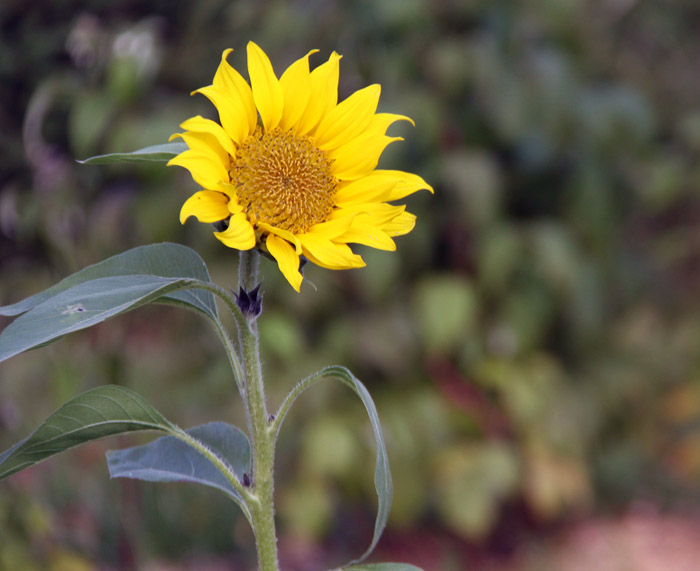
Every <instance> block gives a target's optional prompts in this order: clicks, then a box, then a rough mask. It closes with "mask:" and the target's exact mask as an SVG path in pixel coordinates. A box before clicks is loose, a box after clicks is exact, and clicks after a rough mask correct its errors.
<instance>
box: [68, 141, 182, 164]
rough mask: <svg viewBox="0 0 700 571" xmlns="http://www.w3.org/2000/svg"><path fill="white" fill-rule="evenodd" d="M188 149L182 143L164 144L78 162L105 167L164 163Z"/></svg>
mask: <svg viewBox="0 0 700 571" xmlns="http://www.w3.org/2000/svg"><path fill="white" fill-rule="evenodd" d="M187 149H188V147H187V145H186V144H185V143H183V142H175V143H164V144H162V145H153V146H150V147H145V148H143V149H139V150H138V151H132V152H130V153H109V154H107V155H97V156H95V157H89V158H87V159H85V160H82V161H78V162H79V163H80V164H82V165H107V164H111V163H143V162H165V161H169V160H170V159H172V158H173V157H174V156H176V155H179V154H180V153H183V152H184V151H186V150H187Z"/></svg>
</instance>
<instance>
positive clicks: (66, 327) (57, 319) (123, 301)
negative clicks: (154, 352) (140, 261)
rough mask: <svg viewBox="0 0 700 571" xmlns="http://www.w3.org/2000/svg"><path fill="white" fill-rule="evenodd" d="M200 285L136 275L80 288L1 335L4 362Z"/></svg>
mask: <svg viewBox="0 0 700 571" xmlns="http://www.w3.org/2000/svg"><path fill="white" fill-rule="evenodd" d="M196 283H197V282H196V280H192V279H184V278H162V277H157V276H139V275H133V276H115V277H109V278H98V279H96V280H92V281H89V282H84V283H81V284H78V285H77V286H75V287H72V288H70V289H67V290H65V291H62V292H61V293H59V294H57V295H55V296H53V297H50V298H49V299H47V300H46V301H44V302H42V303H40V304H39V305H37V306H35V307H34V308H32V309H30V310H29V311H27V312H26V313H24V314H22V315H20V316H19V317H18V318H17V319H15V320H14V321H13V322H12V323H10V325H8V326H7V327H6V328H5V330H4V331H3V332H2V334H0V362H1V361H4V360H5V359H9V358H10V357H13V356H14V355H17V354H18V353H22V352H24V351H28V350H29V349H34V348H35V347H39V346H41V345H45V344H46V343H49V342H51V341H55V340H57V339H59V338H60V337H62V336H64V335H67V334H68V333H73V332H74V331H79V330H81V329H85V328H87V327H90V326H92V325H96V324H97V323H100V322H102V321H104V320H105V319H108V318H110V317H114V316H115V315H119V314H121V313H124V312H126V311H129V310H131V309H134V308H136V307H139V306H141V305H144V304H147V303H149V302H151V301H154V300H156V299H158V298H159V297H162V296H163V295H165V294H167V293H169V292H172V291H174V290H176V289H182V288H184V287H188V286H189V287H191V286H192V285H193V284H196Z"/></svg>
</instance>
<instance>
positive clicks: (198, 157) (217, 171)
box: [168, 150, 229, 189]
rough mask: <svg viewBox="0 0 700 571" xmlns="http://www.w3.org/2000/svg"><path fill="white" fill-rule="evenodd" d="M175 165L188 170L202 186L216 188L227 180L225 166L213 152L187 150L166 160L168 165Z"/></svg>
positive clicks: (227, 175)
mask: <svg viewBox="0 0 700 571" xmlns="http://www.w3.org/2000/svg"><path fill="white" fill-rule="evenodd" d="M172 165H177V166H180V167H184V168H186V169H187V170H188V171H190V174H191V175H192V178H193V179H194V180H195V181H196V182H197V183H198V184H199V185H200V186H201V187H203V188H208V189H212V188H218V186H219V184H220V183H221V182H222V181H223V182H228V181H229V174H228V171H227V170H226V167H225V166H224V165H223V164H222V163H221V161H220V160H219V158H218V157H217V156H216V154H214V153H207V154H205V153H201V152H197V151H192V150H188V151H185V152H183V153H180V154H179V155H177V156H176V157H173V158H172V159H170V161H168V166H172Z"/></svg>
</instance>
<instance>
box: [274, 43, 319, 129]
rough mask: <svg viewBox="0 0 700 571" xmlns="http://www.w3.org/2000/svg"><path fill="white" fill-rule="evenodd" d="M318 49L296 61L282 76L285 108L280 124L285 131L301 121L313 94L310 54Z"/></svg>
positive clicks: (281, 83)
mask: <svg viewBox="0 0 700 571" xmlns="http://www.w3.org/2000/svg"><path fill="white" fill-rule="evenodd" d="M317 51H318V50H311V51H310V52H309V53H308V54H306V55H305V56H304V57H303V58H301V59H298V60H297V61H295V62H294V63H293V64H292V65H290V66H289V67H288V68H287V69H286V70H285V72H284V73H283V74H282V77H280V85H281V86H282V91H283V92H284V110H283V111H282V119H281V120H280V124H279V126H280V128H281V129H282V130H284V131H286V130H287V129H291V128H292V127H293V126H294V125H295V124H296V123H297V121H299V118H300V117H301V116H302V114H303V113H304V110H305V109H306V106H307V104H308V103H309V96H310V95H311V80H310V75H311V74H310V72H309V56H310V55H311V54H314V53H316V52H317Z"/></svg>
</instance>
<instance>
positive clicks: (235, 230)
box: [214, 213, 256, 250]
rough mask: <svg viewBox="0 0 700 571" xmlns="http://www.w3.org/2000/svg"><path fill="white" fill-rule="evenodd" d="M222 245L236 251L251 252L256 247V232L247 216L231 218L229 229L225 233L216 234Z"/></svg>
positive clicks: (235, 215)
mask: <svg viewBox="0 0 700 571" xmlns="http://www.w3.org/2000/svg"><path fill="white" fill-rule="evenodd" d="M214 236H216V237H217V238H218V239H219V240H220V241H221V243H222V244H224V245H225V246H228V247H229V248H234V249H236V250H250V249H251V248H254V247H255V242H256V241H255V230H253V227H252V226H251V225H250V222H248V219H247V218H246V217H245V214H242V213H239V214H234V215H233V216H231V218H229V221H228V228H226V230H224V231H223V232H214Z"/></svg>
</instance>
